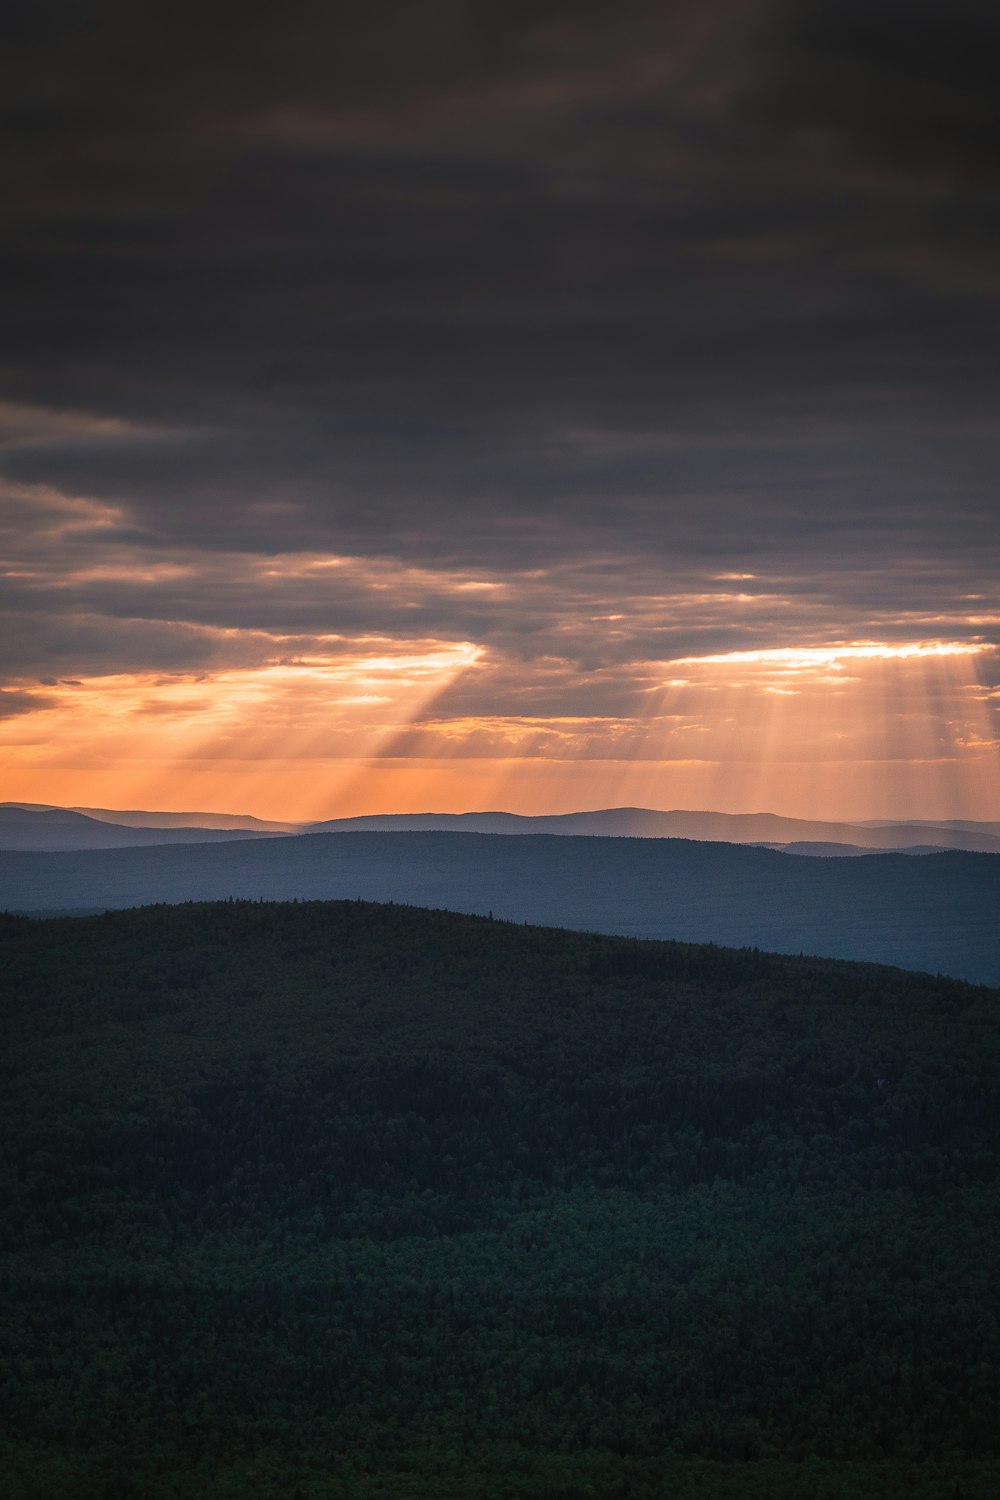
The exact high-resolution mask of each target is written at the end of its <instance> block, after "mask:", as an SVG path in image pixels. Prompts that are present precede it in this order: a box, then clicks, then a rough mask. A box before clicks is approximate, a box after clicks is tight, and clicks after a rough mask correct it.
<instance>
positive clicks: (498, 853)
mask: <svg viewBox="0 0 1000 1500" xmlns="http://www.w3.org/2000/svg"><path fill="white" fill-rule="evenodd" d="M230 896H233V897H243V898H254V899H257V898H266V899H268V900H284V901H290V900H296V899H298V900H303V899H312V900H314V899H335V898H356V897H364V898H365V899H367V900H375V901H393V902H401V903H406V904H408V905H414V906H425V907H444V908H447V909H449V910H452V911H457V912H468V913H479V914H487V913H489V912H491V911H492V912H493V913H494V914H495V915H496V916H497V917H504V918H507V919H511V920H514V921H517V922H525V921H527V922H532V923H543V924H546V925H548V926H553V927H566V928H576V929H585V930H591V931H595V932H606V933H617V934H623V935H627V936H630V937H653V938H681V939H684V940H687V941H694V942H716V943H726V944H730V945H732V946H734V947H760V948H767V949H770V950H772V951H775V952H785V953H800V952H803V953H813V954H821V955H826V956H831V957H839V958H851V959H863V960H869V961H874V962H879V963H890V964H898V965H900V966H901V967H904V968H911V969H923V970H929V971H931V972H935V973H942V974H949V975H953V976H955V977H957V978H964V979H969V980H973V981H976V982H978V983H986V984H990V983H992V984H996V983H998V982H1000V928H998V923H997V912H998V911H1000V860H998V859H996V858H995V857H993V856H991V855H986V854H976V853H968V852H965V851H953V852H949V853H945V854H931V855H928V856H927V857H926V858H923V859H912V858H909V857H907V856H905V855H903V854H872V855H871V856H869V857H868V858H865V859H850V860H846V859H810V858H807V857H793V856H790V855H787V854H784V853H781V852H777V851H773V850H769V849H759V848H750V847H746V846H740V845H734V844H722V843H710V842H698V841H694V840H681V839H636V840H629V839H621V838H618V839H616V838H602V837H599V836H593V837H586V838H583V837H574V836H566V837H552V836H545V835H538V834H536V835H529V836H526V837H523V838H502V837H497V836H495V835H487V834H468V833H438V832H431V833H366V832H356V833H350V834H343V833H341V834H329V833H328V834H306V835H303V836H302V837H299V838H272V839H266V840H265V839H247V840H241V841H239V842H231V843H217V844H205V845H202V846H200V847H198V848H196V849H195V848H190V847H185V846H184V845H181V844H175V845H173V846H170V847H162V848H146V849H138V848H133V849H125V848H123V849H119V850H91V851H76V852H71V853H66V854H54V853H38V852H8V853H7V854H6V855H5V856H4V858H3V860H2V861H0V909H6V910H8V911H38V912H53V911H59V910H77V911H79V910H88V909H89V910H95V909H101V908H104V907H127V906H138V905H144V904H149V903H153V902H178V901H191V900H199V901H200V900H222V899H226V898H227V897H230Z"/></svg>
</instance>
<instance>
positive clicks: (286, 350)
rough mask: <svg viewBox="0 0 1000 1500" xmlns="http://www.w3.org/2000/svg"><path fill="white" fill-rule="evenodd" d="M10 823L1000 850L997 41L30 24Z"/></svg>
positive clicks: (24, 38) (701, 19)
mask: <svg viewBox="0 0 1000 1500" xmlns="http://www.w3.org/2000/svg"><path fill="white" fill-rule="evenodd" d="M5 32H6V37H5V45H4V48H3V49H2V52H0V101H2V102H0V116H2V125H0V132H2V137H3V148H4V149H3V150H2V151H0V315H2V329H3V334H2V338H0V532H2V552H0V555H2V564H0V567H2V584H0V590H2V592H0V616H2V618H0V799H3V798H5V799H8V800H28V801H37V802H52V803H60V804H67V805H95V806H109V807H157V808H170V809H177V810H181V809H190V808H196V809H206V810H216V811H229V812H243V813H256V814H258V815H261V816H266V817H278V818H295V817H302V818H311V817H316V818H320V817H334V816H342V815H349V814H356V813H365V812H393V811H427V810H437V811H462V810H472V809H485V808H508V809H510V810H512V811H519V812H530V813H539V812H561V811H568V810H571V809H575V808H586V807H604V806H618V805H642V806H649V807H659V808H676V807H688V808H716V809H719V810H722V811H755V810H761V809H767V810H771V811H775V812H782V813H787V814H791V815H796V816H818V817H826V818H830V817H838V818H882V817H885V818H899V817H927V818H933V817H941V818H943V817H967V818H992V819H998V818H1000V756H998V746H1000V737H998V736H1000V730H998V722H1000V693H998V683H1000V649H998V645H1000V596H998V588H997V579H998V575H1000V566H998V564H1000V497H998V493H997V475H998V473H1000V464H998V458H1000V415H998V405H997V394H998V379H997V360H998V356H997V350H998V348H1000V316H998V312H1000V282H998V278H997V276H996V269H995V268H996V264H997V260H996V256H997V251H998V248H1000V246H998V239H1000V167H998V163H1000V103H998V97H1000V96H998V94H997V90H996V86H995V70H994V67H993V59H994V58H995V57H996V55H997V48H998V45H1000V11H998V10H997V8H996V7H995V6H993V5H991V4H988V3H987V0H950V3H949V4H947V5H945V4H944V3H943V0H906V3H905V4H904V3H902V0H837V3H836V4H831V3H829V0H700V3H699V4H698V5H693V4H691V3H689V0H684V3H671V0H655V3H644V0H616V3H614V4H613V5H612V4H608V3H606V0H601V3H589V0H573V3H569V0H565V3H563V0H532V3H530V4H525V3H520V0H488V3H487V0H465V3H461V0H425V3H414V0H366V3H365V4H352V3H332V4H331V3H329V0H326V3H322V4H320V3H307V0H287V3H283V4H282V5H281V6H271V7H268V8H267V10H266V11H265V10H264V9H263V8H261V9H260V10H259V11H258V12H257V13H254V11H253V10H252V9H250V8H248V7H246V6H245V5H240V6H237V5H233V4H224V3H222V4H214V5H207V6H206V5H200V6H191V5H187V4H183V3H173V4H170V5H167V4H165V3H164V4H156V3H145V4H142V5H136V4H134V3H132V4H124V3H108V0H91V3H89V4H87V5H85V6H81V5H79V4H69V3H68V0H11V3H10V4H9V5H8V7H7V8H6V9H5Z"/></svg>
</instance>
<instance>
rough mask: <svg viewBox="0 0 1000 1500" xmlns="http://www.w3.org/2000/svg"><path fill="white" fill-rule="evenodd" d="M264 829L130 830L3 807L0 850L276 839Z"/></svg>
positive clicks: (81, 817)
mask: <svg viewBox="0 0 1000 1500" xmlns="http://www.w3.org/2000/svg"><path fill="white" fill-rule="evenodd" d="M273 836H274V835H273V834H269V833H268V831H267V830H265V829H254V828H249V829H247V828H204V827H200V828H199V827H193V828H192V827H186V826H184V825H177V824H174V825H169V824H168V825H166V826H161V827H148V826H138V827H135V826H132V825H130V824H124V823H113V822H110V821H108V820H106V819H103V818H92V817H90V816H88V815H87V814H86V813H82V812H77V811H75V810H74V809H72V808H67V807H53V808H48V807H39V808H32V807H19V806H17V805H15V804H11V803H2V804H0V850H16V849H22V850H37V851H45V852H49V853H69V852H71V851H73V850H81V849H129V848H136V847H148V846H150V845H155V844H217V843H225V842H228V841H230V840H232V839H259V838H268V837H273Z"/></svg>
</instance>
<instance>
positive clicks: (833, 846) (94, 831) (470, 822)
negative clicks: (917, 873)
mask: <svg viewBox="0 0 1000 1500" xmlns="http://www.w3.org/2000/svg"><path fill="white" fill-rule="evenodd" d="M42 813H44V814H47V815H48V816H46V817H40V816H38V815H39V814H42ZM95 824H100V825H103V829H102V828H101V827H95V826H94V825H95ZM111 828H117V829H128V830H134V832H135V836H132V835H131V834H128V835H119V834H112V833H110V832H108V830H109V829H111ZM158 830H159V831H164V830H167V831H169V833H170V837H169V838H165V837H161V836H160V833H158V832H157V831H158ZM433 831H442V832H448V831H450V832H458V833H499V834H512V835H518V834H521V835H523V834H535V833H545V834H559V835H592V836H598V837H609V838H684V839H697V840H708V841H711V842H725V843H735V844H764V845H767V846H769V847H771V848H783V849H788V851H789V852H790V853H810V854H813V855H817V856H822V855H841V854H849V853H852V852H854V851H856V850H860V851H873V850H874V851H878V852H884V851H887V850H890V849H899V850H902V849H906V850H910V851H911V852H919V853H927V852H929V851H933V850H940V849H946V848H947V849H968V850H973V851H978V852H980V853H1000V824H996V823H976V822H972V821H969V820H967V819H966V820H961V819H958V820H954V821H948V820H942V821H940V822H935V821H931V820H923V821H922V820H919V819H913V820H909V821H906V822H883V823H870V822H869V823H850V822H839V823H831V822H821V821H813V820H808V819H803V818H787V817H783V816H780V815H778V814H776V813H717V812H705V811H701V812H699V811H683V810H674V811H670V812H660V811H656V810H653V809H650V808H638V807H619V808H604V809H600V810H597V811H593V812H574V813H556V814H548V815H538V816H529V815H524V814H519V813H511V812H469V813H384V814H370V815H366V816H363V817H355V818H332V819H326V820H323V821H321V822H314V823H295V822H291V821H285V822H282V821H278V820H267V819H262V818H255V817H251V816H249V815H247V814H232V813H205V812H179V813H174V812H157V811H139V810H134V809H133V810H128V811H120V810H116V809H113V808H91V807H74V808H58V807H54V806H50V805H47V804H40V803H15V802H7V803H0V849H67V850H69V849H84V848H112V847H123V846H126V845H130V844H136V845H138V844H155V843H161V842H186V843H198V842H204V841H207V840H206V835H209V834H210V835H222V836H234V835H235V836H246V835H257V836H261V837H263V836H266V835H274V834H300V833H354V832H370V833H402V832H419V833H429V832H433ZM932 831H933V832H932Z"/></svg>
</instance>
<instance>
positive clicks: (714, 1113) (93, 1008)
mask: <svg viewBox="0 0 1000 1500" xmlns="http://www.w3.org/2000/svg"><path fill="white" fill-rule="evenodd" d="M507 842H508V843H513V842H514V841H507ZM907 863H909V864H911V865H912V864H914V863H917V862H913V861H911V862H907ZM795 868H796V869H799V868H801V865H800V864H799V863H796V865H795ZM0 944H2V963H0V1017H2V1032H3V1034H2V1036H0V1067H2V1068H3V1071H4V1077H3V1087H2V1089H0V1122H2V1129H0V1174H2V1177H0V1181H2V1189H3V1191H2V1197H0V1204H2V1209H0V1264H2V1267H3V1276H2V1278H0V1369H2V1371H3V1374H4V1380H3V1384H2V1386H0V1404H2V1418H0V1421H2V1432H0V1454H2V1460H0V1461H2V1474H3V1480H2V1493H3V1495H4V1500H28V1497H33V1500H42V1497H44V1500H106V1497H121V1500H124V1497H132V1500H138V1497H143V1500H167V1497H171V1500H182V1497H183V1500H188V1497H192V1496H195V1495H197V1496H198V1497H199V1500H216V1497H219V1500H221V1497H224V1496H225V1497H235V1496H253V1497H254V1500H279V1497H280V1500H288V1497H295V1496H299V1497H303V1500H320V1497H323V1500H326V1497H338V1500H361V1497H364V1500H368V1497H374V1496H383V1497H394V1500H395V1497H400V1500H487V1497H488V1500H496V1497H502V1500H522V1497H537V1500H541V1497H548V1500H579V1497H583V1496H593V1497H601V1500H604V1497H608V1500H614V1497H619V1500H661V1497H668V1496H669V1497H672V1500H694V1497H700V1500H751V1497H752V1500H805V1497H810V1500H852V1497H858V1500H861V1497H864V1500H890V1497H892V1500H903V1497H904V1496H905V1497H906V1500H955V1497H964V1500H995V1497H996V1495H997V1494H1000V1461H998V1442H1000V1411H998V1394H997V1393H998V1391H1000V1379H998V1376H1000V1368H998V1350H1000V1315H998V1296H997V1284H996V1276H995V1251H996V1245H997V1243H998V1234H1000V1193H998V1188H1000V1173H998V1168H1000V1140H998V1113H1000V1048H998V1031H997V1028H998V1012H997V1005H998V1002H1000V994H998V993H997V992H995V991H989V990H984V989H977V988H974V987H971V986H967V985H962V984H957V983H954V982H951V981H947V980H939V979H932V978H930V977H927V976H921V975H915V974H906V973H903V972H900V971H896V970H890V969H879V968H874V967H867V966H858V965H847V964H838V963H835V962H824V961H818V960H807V959H794V958H777V957H772V956H768V955H765V954H761V953H754V952H742V953H741V952H733V951H729V950H726V949H719V948H705V947H694V946H688V945H683V944H663V945H660V944H636V943H631V942H628V941H624V940H621V939H615V938H608V937H595V936H588V935H582V934H575V933H566V932H552V931H543V930H539V929H535V928H527V927H520V926H515V925H511V924H507V923H501V922H497V921H489V920H484V919H482V918H473V917H462V916H454V915H450V914H448V913H442V912H432V911H420V910H413V909H406V908H399V907H396V908H385V907H373V906H369V905H366V904H362V903H344V904H287V905H277V906H272V905H257V904H231V903H230V904H223V905H211V906H186V907H181V908H151V909H146V910H142V911H129V912H117V913H111V914H108V915H106V916H103V917H94V918H90V919H63V920H60V921H55V922H37V921H31V920H28V919H24V918H11V917H8V918H0Z"/></svg>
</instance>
